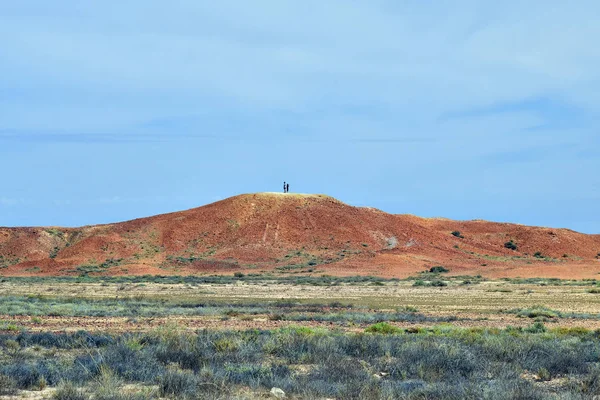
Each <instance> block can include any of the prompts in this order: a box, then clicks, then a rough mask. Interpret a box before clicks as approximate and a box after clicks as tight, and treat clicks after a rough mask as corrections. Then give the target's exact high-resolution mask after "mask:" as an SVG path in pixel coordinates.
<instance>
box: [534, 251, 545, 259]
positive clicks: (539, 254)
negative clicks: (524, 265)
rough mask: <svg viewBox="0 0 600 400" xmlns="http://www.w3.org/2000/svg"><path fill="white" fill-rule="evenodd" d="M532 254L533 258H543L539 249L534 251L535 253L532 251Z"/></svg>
mask: <svg viewBox="0 0 600 400" xmlns="http://www.w3.org/2000/svg"><path fill="white" fill-rule="evenodd" d="M533 256H534V257H535V258H544V256H543V255H542V252H541V251H536V252H535V253H533Z"/></svg>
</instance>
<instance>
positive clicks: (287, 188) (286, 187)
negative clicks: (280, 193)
mask: <svg viewBox="0 0 600 400" xmlns="http://www.w3.org/2000/svg"><path fill="white" fill-rule="evenodd" d="M285 192H286V193H289V192H290V184H289V183H286V185H285Z"/></svg>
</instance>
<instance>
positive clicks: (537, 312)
mask: <svg viewBox="0 0 600 400" xmlns="http://www.w3.org/2000/svg"><path fill="white" fill-rule="evenodd" d="M503 312H504V313H507V314H515V315H516V316H517V317H520V318H534V319H540V320H542V321H543V320H547V319H554V318H571V319H600V314H588V313H573V312H561V311H557V310H553V309H551V308H548V307H546V306H542V305H535V306H532V307H529V308H515V309H512V310H506V311H503Z"/></svg>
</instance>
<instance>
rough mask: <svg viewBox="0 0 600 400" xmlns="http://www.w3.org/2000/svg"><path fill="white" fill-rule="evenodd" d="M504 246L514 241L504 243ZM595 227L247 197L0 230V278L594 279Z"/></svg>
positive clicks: (309, 198) (305, 198) (324, 199)
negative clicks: (98, 220) (84, 222)
mask: <svg viewBox="0 0 600 400" xmlns="http://www.w3.org/2000/svg"><path fill="white" fill-rule="evenodd" d="M509 242H512V243H513V244H514V246H509V247H513V249H510V248H507V247H506V245H505V244H506V243H509ZM599 253H600V235H586V234H582V233H578V232H574V231H572V230H568V229H551V228H541V227H529V226H522V225H516V224H507V223H494V222H486V221H479V220H477V221H452V220H447V219H435V218H433V219H432V218H419V217H415V216H412V215H394V214H388V213H385V212H383V211H380V210H377V209H374V208H366V207H353V206H350V205H347V204H345V203H343V202H341V201H339V200H336V199H334V198H332V197H329V196H325V195H305V194H293V193H288V194H283V193H256V194H245V195H239V196H235V197H231V198H228V199H225V200H222V201H219V202H216V203H212V204H208V205H205V206H202V207H198V208H194V209H190V210H186V211H180V212H174V213H169V214H162V215H157V216H153V217H148V218H141V219H136V220H132V221H126V222H121V223H115V224H107V225H96V226H86V227H81V228H59V227H31V228H0V274H2V275H7V276H8V275H44V276H48V275H81V274H91V275H98V274H106V275H124V274H138V275H139V274H159V275H169V274H204V273H229V274H231V273H233V272H243V273H263V272H274V273H282V274H284V273H302V274H332V275H357V274H371V275H379V276H385V277H406V276H409V275H414V274H415V273H417V272H419V271H423V270H425V269H428V268H430V267H432V266H438V265H441V266H444V267H446V268H448V269H450V270H451V274H465V275H466V274H481V275H484V276H490V277H515V276H520V277H532V276H535V277H560V278H592V277H597V274H598V273H599V272H600V261H599V260H598V254H599Z"/></svg>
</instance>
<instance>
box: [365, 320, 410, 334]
mask: <svg viewBox="0 0 600 400" xmlns="http://www.w3.org/2000/svg"><path fill="white" fill-rule="evenodd" d="M365 332H368V333H381V334H384V335H390V334H394V333H400V332H402V329H400V328H398V327H395V326H394V325H390V324H388V323H387V322H379V323H377V324H374V325H371V326H369V327H368V328H367V329H365Z"/></svg>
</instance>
